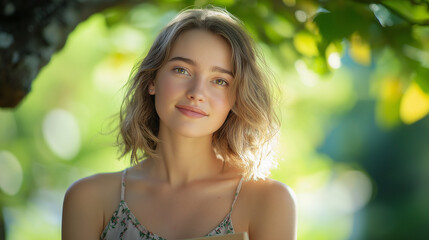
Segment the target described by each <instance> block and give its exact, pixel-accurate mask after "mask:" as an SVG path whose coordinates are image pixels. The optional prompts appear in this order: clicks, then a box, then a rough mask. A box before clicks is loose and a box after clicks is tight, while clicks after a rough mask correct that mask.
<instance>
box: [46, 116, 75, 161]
mask: <svg viewBox="0 0 429 240" xmlns="http://www.w3.org/2000/svg"><path fill="white" fill-rule="evenodd" d="M43 136H44V137H45V140H46V142H47V144H48V146H49V147H50V148H51V150H52V151H53V152H54V153H55V154H56V155H58V156H59V157H61V158H63V159H65V160H70V159H72V158H73V157H74V156H76V154H77V153H78V152H79V149H80V144H81V143H80V131H79V126H78V123H77V121H76V118H75V117H74V116H73V115H72V114H71V113H69V112H68V111H66V110H63V109H54V110H52V111H50V112H49V113H48V114H47V115H46V117H45V119H44V121H43Z"/></svg>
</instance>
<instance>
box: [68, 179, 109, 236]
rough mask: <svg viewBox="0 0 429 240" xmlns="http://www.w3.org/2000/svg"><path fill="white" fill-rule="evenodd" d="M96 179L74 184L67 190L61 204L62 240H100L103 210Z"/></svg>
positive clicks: (82, 180) (83, 180)
mask: <svg viewBox="0 0 429 240" xmlns="http://www.w3.org/2000/svg"><path fill="white" fill-rule="evenodd" d="M99 182H100V181H99V179H97V177H89V178H84V179H81V180H79V181H77V182H75V183H74V184H73V185H71V186H70V188H69V189H68V190H67V193H66V195H65V197H64V204H63V220H62V233H61V236H62V239H63V240H78V239H79V240H81V239H100V232H101V231H102V228H103V225H104V223H103V209H102V206H103V204H102V201H101V199H100V192H101V191H100V185H99Z"/></svg>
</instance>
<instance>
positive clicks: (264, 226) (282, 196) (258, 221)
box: [249, 180, 297, 240]
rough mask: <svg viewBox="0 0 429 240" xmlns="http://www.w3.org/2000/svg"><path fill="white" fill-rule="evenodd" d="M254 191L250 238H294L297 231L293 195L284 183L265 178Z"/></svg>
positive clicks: (274, 239) (256, 239)
mask: <svg viewBox="0 0 429 240" xmlns="http://www.w3.org/2000/svg"><path fill="white" fill-rule="evenodd" d="M257 189H258V190H257V191H255V194H257V196H256V197H255V198H254V199H255V201H254V211H253V213H254V214H253V215H252V217H251V222H250V226H249V236H250V239H251V240H264V239H270V240H295V239H296V232H297V223H296V206H295V196H294V193H293V191H292V189H291V188H289V187H288V186H286V185H285V184H283V183H281V182H278V181H274V180H267V181H264V182H263V183H262V184H261V185H260V186H259V187H258V188H257Z"/></svg>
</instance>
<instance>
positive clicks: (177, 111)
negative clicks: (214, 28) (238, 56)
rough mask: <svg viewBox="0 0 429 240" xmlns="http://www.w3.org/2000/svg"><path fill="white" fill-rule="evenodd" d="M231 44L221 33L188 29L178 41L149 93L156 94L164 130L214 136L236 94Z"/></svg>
mask: <svg viewBox="0 0 429 240" xmlns="http://www.w3.org/2000/svg"><path fill="white" fill-rule="evenodd" d="M231 56H232V55H231V47H230V45H229V44H228V42H227V41H226V40H225V39H224V38H222V37H221V36H219V35H215V34H213V33H211V32H208V31H206V30H201V29H193V30H188V31H186V32H184V33H182V34H181V35H180V36H179V37H178V38H177V40H176V41H175V42H174V44H173V46H172V49H171V52H170V55H169V56H168V59H167V63H166V64H165V65H163V66H162V67H161V68H160V69H159V70H158V72H157V75H156V78H155V81H154V83H152V85H151V86H150V87H149V93H150V94H152V95H155V108H156V111H157V113H158V115H159V118H160V132H162V131H164V130H169V131H172V132H175V133H177V134H179V135H182V136H186V137H203V136H210V135H211V134H213V133H214V132H215V131H216V130H218V129H219V128H220V127H221V126H222V124H223V123H224V122H225V119H226V117H227V116H228V113H229V111H230V110H231V107H232V106H233V104H234V101H235V100H234V96H233V94H232V93H231V91H230V90H229V89H230V85H231V84H232V81H233V80H234V77H233V75H232V63H231Z"/></svg>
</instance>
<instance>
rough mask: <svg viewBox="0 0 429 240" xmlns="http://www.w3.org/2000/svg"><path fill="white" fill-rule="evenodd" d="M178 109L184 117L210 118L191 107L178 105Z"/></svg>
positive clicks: (201, 111)
mask: <svg viewBox="0 0 429 240" xmlns="http://www.w3.org/2000/svg"><path fill="white" fill-rule="evenodd" d="M176 108H177V109H178V110H179V111H180V112H181V113H183V114H184V115H186V116H188V117H192V118H202V117H206V116H208V114H207V113H206V112H204V111H203V110H201V109H199V108H197V107H192V106H189V105H176Z"/></svg>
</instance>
